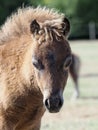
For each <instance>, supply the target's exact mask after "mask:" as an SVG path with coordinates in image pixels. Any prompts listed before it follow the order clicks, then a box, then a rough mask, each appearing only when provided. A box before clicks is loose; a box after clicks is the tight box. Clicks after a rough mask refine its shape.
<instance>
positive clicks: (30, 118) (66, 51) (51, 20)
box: [0, 7, 71, 130]
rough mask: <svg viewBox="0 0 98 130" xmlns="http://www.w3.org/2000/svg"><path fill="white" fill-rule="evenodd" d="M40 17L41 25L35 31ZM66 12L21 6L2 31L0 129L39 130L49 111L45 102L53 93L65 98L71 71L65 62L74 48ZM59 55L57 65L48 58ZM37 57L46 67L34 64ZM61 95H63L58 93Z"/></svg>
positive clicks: (0, 33) (0, 47) (0, 44)
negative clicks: (67, 30) (34, 23)
mask: <svg viewBox="0 0 98 130" xmlns="http://www.w3.org/2000/svg"><path fill="white" fill-rule="evenodd" d="M34 19H36V20H37V22H38V24H39V25H40V27H41V30H39V32H38V34H36V33H31V31H30V24H31V22H32V21H33V20H34ZM63 19H64V15H63V14H59V13H58V12H57V11H54V10H53V9H47V8H41V7H38V8H36V9H33V8H32V7H28V8H23V9H19V10H18V11H17V12H16V13H15V14H13V15H12V16H11V17H10V18H8V19H7V21H6V22H5V24H4V25H2V27H1V30H0V130H39V129H40V122H41V117H42V115H43V114H44V112H45V106H44V104H43V101H44V100H45V99H46V98H48V97H51V96H53V98H55V96H57V97H58V96H59V97H60V98H62V96H63V90H64V87H65V85H66V82H67V77H68V70H67V69H66V71H65V72H64V70H63V62H64V60H66V58H67V57H68V56H71V49H70V46H69V44H68V41H67V39H66V37H67V35H65V36H64V35H63V31H62V26H61V25H62V23H63ZM51 52H52V53H53V54H55V67H54V68H53V67H52V66H51V67H50V65H49V64H50V62H49V60H48V58H46V56H47V54H48V53H51ZM32 57H37V58H39V59H40V60H41V62H42V63H43V64H44V67H45V69H44V70H41V71H39V70H37V68H35V67H34V65H33V63H32ZM58 94H59V95H58Z"/></svg>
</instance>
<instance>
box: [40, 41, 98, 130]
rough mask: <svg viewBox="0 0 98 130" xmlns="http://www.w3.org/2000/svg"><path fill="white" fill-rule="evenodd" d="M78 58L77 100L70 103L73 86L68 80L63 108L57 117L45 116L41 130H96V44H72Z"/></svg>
mask: <svg viewBox="0 0 98 130" xmlns="http://www.w3.org/2000/svg"><path fill="white" fill-rule="evenodd" d="M70 45H71V48H72V51H73V52H75V53H76V54H78V55H79V56H80V58H81V63H82V65H81V71H80V78H79V86H80V98H79V99H78V100H76V101H72V100H70V99H71V96H72V94H73V91H74V84H73V82H72V79H71V78H70V77H69V79H68V82H67V86H66V89H65V91H64V99H65V102H64V105H63V108H62V109H61V111H60V112H59V113H57V114H50V113H48V112H46V113H45V115H44V117H43V120H42V127H41V130H98V41H74V42H73V41H71V42H70Z"/></svg>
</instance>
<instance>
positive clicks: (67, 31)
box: [62, 18, 70, 36]
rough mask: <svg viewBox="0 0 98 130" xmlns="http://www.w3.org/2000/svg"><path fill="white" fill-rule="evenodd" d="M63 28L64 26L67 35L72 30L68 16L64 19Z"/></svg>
mask: <svg viewBox="0 0 98 130" xmlns="http://www.w3.org/2000/svg"><path fill="white" fill-rule="evenodd" d="M62 28H63V34H64V35H65V36H67V35H68V34H69V31H70V22H69V20H68V19H67V18H64V19H63V23H62Z"/></svg>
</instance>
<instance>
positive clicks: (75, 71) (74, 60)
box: [69, 53, 81, 99]
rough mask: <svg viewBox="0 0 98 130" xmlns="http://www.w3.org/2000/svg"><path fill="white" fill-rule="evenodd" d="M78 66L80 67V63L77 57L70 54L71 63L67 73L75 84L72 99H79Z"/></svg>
mask: <svg viewBox="0 0 98 130" xmlns="http://www.w3.org/2000/svg"><path fill="white" fill-rule="evenodd" d="M80 66H81V62H80V58H79V56H77V55H76V54H74V53H72V63H71V65H70V67H69V73H70V75H71V77H72V79H73V82H74V84H75V87H74V88H75V91H74V94H73V96H72V98H74V99H76V98H79V96H80V91H79V81H78V80H79V72H80Z"/></svg>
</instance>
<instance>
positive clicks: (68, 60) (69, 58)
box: [63, 56, 72, 70]
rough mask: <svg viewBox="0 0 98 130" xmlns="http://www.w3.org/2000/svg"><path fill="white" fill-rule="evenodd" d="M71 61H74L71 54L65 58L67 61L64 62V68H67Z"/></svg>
mask: <svg viewBox="0 0 98 130" xmlns="http://www.w3.org/2000/svg"><path fill="white" fill-rule="evenodd" d="M71 62H72V57H71V56H68V57H67V58H66V59H65V62H64V64H63V69H64V70H67V69H68V67H69V66H70V64H71Z"/></svg>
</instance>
